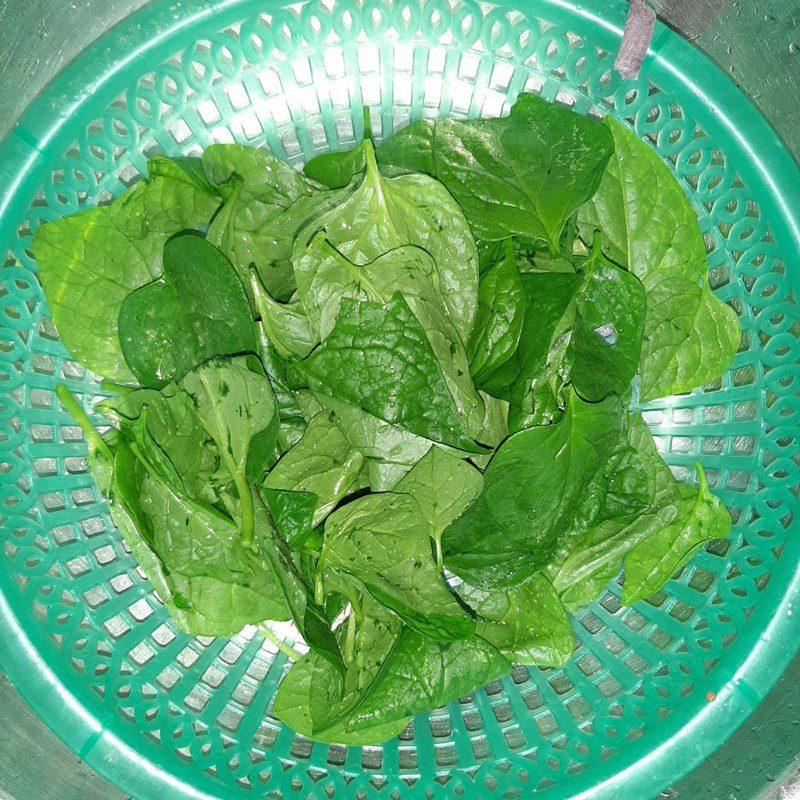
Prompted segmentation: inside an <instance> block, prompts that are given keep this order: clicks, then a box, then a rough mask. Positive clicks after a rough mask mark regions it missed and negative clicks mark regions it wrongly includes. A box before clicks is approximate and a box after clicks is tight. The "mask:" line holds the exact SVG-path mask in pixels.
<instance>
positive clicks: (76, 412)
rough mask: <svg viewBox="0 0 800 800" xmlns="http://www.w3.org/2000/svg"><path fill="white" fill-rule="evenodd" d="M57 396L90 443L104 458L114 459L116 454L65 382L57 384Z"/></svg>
mask: <svg viewBox="0 0 800 800" xmlns="http://www.w3.org/2000/svg"><path fill="white" fill-rule="evenodd" d="M56 397H58V399H59V400H60V401H61V405H62V406H64V409H65V410H66V411H67V412H68V413H69V414H70V415H71V416H72V418H73V419H74V420H75V422H76V423H77V424H78V427H79V428H80V429H81V430H82V431H83V435H84V436H85V437H86V439H87V440H88V442H89V445H90V446H91V447H94V448H95V449H96V450H97V451H98V452H100V453H101V454H102V455H103V457H104V458H106V459H108V460H109V461H113V460H114V455H113V454H112V452H111V450H110V449H109V447H108V445H107V444H106V443H105V441H104V440H103V437H102V436H101V435H100V433H99V432H98V430H97V428H95V426H94V425H93V424H92V421H91V420H90V419H89V415H88V414H87V413H86V412H85V411H84V410H83V407H82V406H81V404H80V403H79V402H78V401H77V400H76V399H75V397H74V396H73V394H72V392H70V390H69V389H68V388H67V387H66V385H65V384H63V383H59V384H58V386H56Z"/></svg>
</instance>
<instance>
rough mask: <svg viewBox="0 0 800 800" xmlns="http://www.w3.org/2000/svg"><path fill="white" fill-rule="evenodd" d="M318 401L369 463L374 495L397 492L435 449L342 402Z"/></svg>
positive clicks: (318, 396)
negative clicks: (376, 493)
mask: <svg viewBox="0 0 800 800" xmlns="http://www.w3.org/2000/svg"><path fill="white" fill-rule="evenodd" d="M314 397H315V398H316V400H317V401H318V403H317V404H318V405H320V406H321V407H322V408H324V409H325V410H326V412H327V414H328V419H329V420H330V422H332V423H333V424H334V425H336V426H337V427H338V428H339V429H340V430H341V432H342V433H343V434H344V436H345V438H346V439H347V441H348V442H349V443H350V446H351V447H352V448H353V449H354V450H357V451H358V452H359V453H362V454H363V455H364V457H365V458H366V459H367V463H366V465H365V466H366V469H367V475H368V480H369V486H370V488H371V489H372V491H373V492H386V491H389V490H390V489H393V488H394V486H395V485H396V484H397V482H398V481H399V480H400V478H402V477H403V475H405V474H406V473H407V472H408V471H409V470H410V469H411V468H412V467H413V466H414V464H416V463H417V462H418V461H419V460H420V459H421V458H422V457H423V456H424V455H425V453H427V452H428V450H430V448H431V447H432V446H433V442H432V441H431V440H430V439H425V438H424V437H422V436H416V435H415V434H413V433H409V431H407V430H405V429H404V428H400V427H398V426H397V425H390V424H389V423H388V422H385V421H384V420H382V419H378V417H373V416H372V415H371V414H367V413H366V411H362V410H361V409H360V408H356V407H355V406H351V405H349V404H348V403H344V402H342V401H341V400H336V399H335V398H333V397H328V396H327V395H323V394H315V395H314ZM454 452H460V451H454Z"/></svg>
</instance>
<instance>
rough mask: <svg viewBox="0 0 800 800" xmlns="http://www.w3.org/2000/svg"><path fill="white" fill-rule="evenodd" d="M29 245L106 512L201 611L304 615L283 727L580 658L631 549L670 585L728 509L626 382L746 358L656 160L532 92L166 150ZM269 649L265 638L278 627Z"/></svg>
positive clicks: (230, 630) (641, 384)
mask: <svg viewBox="0 0 800 800" xmlns="http://www.w3.org/2000/svg"><path fill="white" fill-rule="evenodd" d="M33 249H34V253H35V255H36V258H37V260H38V263H39V268H40V273H41V279H42V283H43V285H44V288H45V291H46V294H47V298H48V301H49V304H50V309H51V312H52V315H53V318H54V321H55V324H56V326H57V328H58V330H59V332H60V334H61V337H62V339H63V341H64V343H65V344H66V346H67V347H68V349H69V350H70V351H71V353H72V354H73V356H74V357H75V358H76V359H77V360H78V361H80V362H81V363H82V364H84V365H85V366H87V367H88V368H90V369H91V370H93V371H94V372H95V373H97V374H98V375H100V376H102V377H103V378H105V379H106V380H107V381H110V382H113V383H114V384H115V385H117V386H118V388H119V391H118V393H117V394H116V395H115V396H114V397H112V398H111V399H108V400H106V401H104V402H103V403H101V404H100V405H99V406H98V407H97V409H96V410H97V411H99V412H101V413H102V414H104V415H105V416H106V417H107V419H108V421H109V423H110V426H108V427H107V429H106V430H105V432H104V433H102V435H101V434H100V433H99V432H98V431H97V430H96V429H95V428H94V427H92V425H91V423H90V421H89V419H88V417H87V416H86V414H85V413H84V412H83V410H82V409H81V408H80V407H79V406H78V404H77V403H76V401H75V400H74V399H73V398H72V397H71V395H70V394H69V392H67V391H66V389H65V388H63V387H62V388H61V389H59V396H60V398H61V400H62V402H63V404H64V405H65V407H66V408H67V409H68V410H70V411H71V412H72V413H73V415H74V416H75V418H76V419H77V420H78V422H79V423H80V424H81V426H82V427H83V429H84V430H85V432H86V435H87V438H88V441H89V457H88V464H89V468H90V470H91V472H92V474H93V476H94V478H95V480H96V482H97V484H98V486H99V487H100V489H101V490H102V491H103V493H104V494H105V496H106V497H107V498H108V500H109V504H110V509H111V514H112V516H113V518H114V520H115V522H116V524H117V526H118V527H119V529H120V530H121V531H122V534H123V535H124V537H125V539H126V541H127V543H128V545H129V546H130V549H131V551H132V552H133V554H134V555H135V556H136V558H137V559H138V560H139V562H140V564H141V565H142V567H143V568H144V570H145V571H146V573H147V575H148V576H149V578H150V580H151V581H152V583H153V585H154V586H155V588H156V590H157V592H158V594H159V596H160V597H161V599H162V600H163V601H164V603H165V604H166V606H167V608H168V609H169V611H170V613H171V614H172V616H173V618H174V620H175V624H176V625H177V626H178V627H179V628H180V629H181V630H184V631H187V632H189V633H193V634H203V635H209V636H211V635H230V634H234V633H236V632H237V631H239V630H241V629H242V628H243V627H244V626H245V625H248V624H264V623H265V622H267V621H270V620H273V621H280V620H293V621H294V623H295V625H296V626H297V629H298V631H299V633H300V634H301V635H302V637H303V639H304V640H305V642H306V643H307V645H308V647H309V648H310V649H309V652H308V653H307V654H306V655H305V656H303V657H302V658H299V657H298V660H297V661H296V663H295V664H294V665H293V666H292V668H291V669H290V670H289V672H288V674H287V676H286V678H285V680H284V681H283V683H282V685H281V687H280V690H279V692H278V694H277V697H276V700H275V704H274V714H275V715H276V716H277V717H279V718H280V719H282V720H283V721H285V722H286V723H288V724H289V725H291V726H292V727H293V728H295V729H296V730H297V731H300V732H301V733H303V734H305V735H307V736H310V737H313V738H315V739H319V740H322V741H329V742H342V743H350V744H365V743H376V742H381V741H383V740H385V739H387V738H389V737H391V736H394V735H396V734H397V733H399V732H400V731H402V729H403V728H404V727H405V725H406V723H407V721H408V719H409V718H410V717H411V716H412V715H414V714H415V713H417V712H420V711H424V710H427V709H431V708H434V707H437V706H441V705H443V704H444V703H446V702H448V701H450V700H452V699H453V698H455V697H458V696H460V695H463V694H466V693H469V692H471V691H474V690H475V689H476V688H478V687H479V686H481V685H483V684H485V683H486V682H488V681H490V680H492V679H495V678H497V677H499V676H502V675H504V674H507V673H509V672H510V671H511V668H512V665H514V664H529V665H543V666H546V665H560V664H562V663H563V662H564V661H565V660H566V659H567V658H568V657H569V656H570V654H571V652H572V648H573V635H572V629H571V627H570V621H569V618H568V612H572V611H574V610H575V609H577V608H578V607H579V606H580V605H581V604H584V603H586V602H588V601H590V600H592V599H594V598H596V597H597V596H598V595H599V594H600V593H601V591H602V590H603V587H604V586H605V585H606V584H607V582H608V581H609V580H610V579H613V578H614V577H615V576H616V575H617V574H618V573H619V572H620V570H621V569H623V568H624V573H625V578H624V583H623V586H622V600H623V602H624V603H631V602H634V601H635V600H639V599H641V598H644V597H647V596H649V595H651V594H652V593H654V592H655V591H657V590H658V589H659V587H661V586H662V585H663V584H664V582H665V581H667V580H668V579H669V578H670V576H671V575H673V574H674V572H675V571H676V570H677V569H678V568H679V567H680V566H681V565H682V564H683V563H684V562H685V561H686V559H688V558H689V557H690V556H691V555H692V554H693V553H694V552H695V551H696V550H697V548H699V547H700V546H701V545H703V544H704V543H705V542H707V541H709V540H710V539H713V538H716V537H721V536H725V535H727V533H728V531H729V528H730V518H729V516H728V513H727V511H726V510H725V508H724V507H723V506H722V505H721V503H720V502H719V501H718V500H717V499H716V498H715V497H714V496H713V495H712V494H711V493H710V492H709V488H708V484H707V482H706V478H705V475H704V474H703V472H702V470H701V469H700V468H699V467H698V485H697V486H688V485H682V484H679V483H677V482H676V481H675V480H674V479H673V476H672V474H671V472H670V470H669V469H668V467H667V466H666V465H665V464H664V462H663V461H662V460H661V458H660V456H659V454H658V452H657V450H656V447H655V444H654V442H653V439H652V437H651V436H650V434H649V432H648V430H647V427H646V426H645V424H644V422H643V420H642V417H641V415H639V414H637V413H631V412H630V411H629V408H630V407H631V400H632V395H633V393H637V394H638V399H639V400H645V401H646V400H650V399H653V398H657V397H660V396H664V395H670V394H673V393H677V392H685V391H688V390H691V389H692V388H694V387H696V386H699V385H702V384H703V383H706V382H708V381H710V380H712V379H714V378H716V377H717V376H719V375H720V374H721V373H722V372H723V371H724V370H725V369H727V367H728V366H729V365H730V363H731V360H732V359H733V356H734V354H735V352H736V350H737V347H738V344H739V337H740V331H739V325H738V321H737V318H736V315H735V314H734V312H733V311H732V309H730V308H729V307H727V306H726V305H725V304H723V303H722V302H721V301H720V300H718V299H717V298H715V297H714V295H713V294H712V292H711V290H710V288H709V285H708V280H707V276H706V269H707V267H706V255H705V249H704V246H703V238H702V236H701V233H700V230H699V227H698V223H697V220H696V217H695V214H694V212H693V211H692V207H691V205H690V204H689V202H688V201H687V199H686V197H685V195H684V193H683V191H682V190H681V187H680V186H679V185H678V184H677V182H676V181H675V179H674V178H673V177H672V175H671V174H670V172H669V170H668V168H667V166H666V165H664V164H663V163H662V162H661V161H660V160H659V159H658V157H657V156H656V155H655V154H654V153H653V152H652V151H651V149H650V148H649V147H648V146H647V145H646V144H645V143H643V142H641V141H639V140H638V139H637V138H636V137H635V136H633V135H632V134H631V133H629V132H628V131H627V130H626V129H625V128H623V127H622V126H621V125H619V124H618V123H615V122H613V121H611V120H606V121H605V122H604V123H602V124H601V123H598V122H595V121H593V120H590V119H587V118H584V117H581V116H578V115H575V114H573V113H572V112H570V111H568V110H565V109H563V108H560V107H557V106H555V105H550V104H548V103H546V102H544V101H542V100H540V99H538V98H536V97H534V96H532V95H522V96H521V97H520V98H519V100H518V101H517V102H516V104H515V105H514V107H513V108H512V110H511V114H510V116H508V117H506V118H503V119H483V120H475V121H469V122H461V121H454V120H439V121H436V122H430V121H420V122H415V123H413V124H411V125H409V126H408V127H407V128H405V129H403V130H401V131H400V132H398V133H397V134H395V135H394V136H392V137H391V138H389V139H388V140H387V141H385V142H384V143H383V144H382V145H381V146H380V147H377V148H376V147H375V145H374V144H373V142H372V141H371V139H370V137H369V135H368V136H367V138H365V140H364V141H363V142H362V143H361V144H359V145H358V146H357V147H355V148H354V149H352V150H350V151H348V152H344V153H334V154H328V155H324V156H320V157H318V158H315V159H313V160H312V161H311V162H309V163H308V164H307V165H306V167H305V174H304V175H303V174H299V173H297V172H296V171H294V170H293V169H291V168H290V167H288V166H287V165H286V164H284V163H282V162H281V161H279V160H277V159H276V158H274V157H273V156H271V155H270V154H269V153H266V152H264V151H260V150H256V149H253V148H248V147H241V146H237V145H214V146H212V147H209V148H208V149H207V150H206V151H205V152H204V153H203V155H202V157H200V158H179V159H171V160H170V159H166V158H156V159H153V160H152V161H151V162H150V177H149V179H148V180H146V181H143V182H142V183H140V184H139V185H138V186H136V188H134V189H133V190H132V191H131V192H129V193H128V194H127V195H125V196H123V197H121V198H119V199H117V200H115V201H114V202H112V203H111V204H110V205H107V206H104V207H102V208H96V209H92V210H90V211H85V212H83V213H81V214H77V215H75V216H73V217H69V218H66V219H60V220H57V221H54V222H50V223H47V224H45V225H43V226H42V227H40V228H39V230H38V231H37V232H36V236H35V241H34V246H33ZM264 630H265V633H266V635H270V632H269V629H268V627H265V628H264Z"/></svg>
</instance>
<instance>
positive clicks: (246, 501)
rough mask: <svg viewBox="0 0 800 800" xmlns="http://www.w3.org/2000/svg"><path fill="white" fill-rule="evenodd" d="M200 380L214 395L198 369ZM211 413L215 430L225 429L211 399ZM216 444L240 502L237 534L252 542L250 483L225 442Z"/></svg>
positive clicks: (252, 520)
mask: <svg viewBox="0 0 800 800" xmlns="http://www.w3.org/2000/svg"><path fill="white" fill-rule="evenodd" d="M198 374H199V376H200V382H201V383H202V384H203V386H204V387H205V390H206V392H207V394H208V396H209V397H210V398H213V397H214V391H213V388H212V386H211V384H210V383H209V380H208V376H207V375H206V374H205V372H204V371H203V370H200V371H199V373H198ZM211 406H212V413H213V414H214V419H215V422H216V427H217V430H218V431H220V432H222V431H224V430H225V423H224V421H223V420H222V418H221V417H220V414H219V409H218V408H217V405H216V404H215V403H214V402H213V401H212V403H211ZM227 438H228V444H229V442H230V433H228V437H227ZM217 446H218V448H219V453H220V455H221V456H222V459H223V461H225V463H226V464H227V467H228V469H229V470H230V472H231V475H232V477H233V485H234V486H235V487H236V492H237V494H238V495H239V503H240V504H241V513H242V521H241V523H240V526H239V535H240V536H241V537H242V541H243V542H244V543H245V544H252V543H253V539H254V536H255V527H256V526H255V509H254V507H253V495H252V492H251V491H250V484H249V483H248V481H247V476H246V474H245V468H244V466H243V465H242V466H241V467H240V466H239V464H237V463H236V461H234V459H233V457H232V455H231V452H230V450H229V449H228V446H227V445H226V443H225V442H222V441H218V442H217Z"/></svg>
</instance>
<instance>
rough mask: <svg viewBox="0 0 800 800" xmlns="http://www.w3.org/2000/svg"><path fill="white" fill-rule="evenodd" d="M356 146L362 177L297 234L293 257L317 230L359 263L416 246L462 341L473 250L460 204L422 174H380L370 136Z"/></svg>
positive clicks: (470, 315) (474, 290)
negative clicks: (431, 268) (430, 265)
mask: <svg viewBox="0 0 800 800" xmlns="http://www.w3.org/2000/svg"><path fill="white" fill-rule="evenodd" d="M360 147H362V148H363V150H364V158H365V163H366V172H365V173H364V178H363V180H362V181H361V183H360V185H358V188H356V189H355V191H350V196H349V198H348V199H347V200H346V201H345V202H343V203H342V204H341V205H340V206H339V207H338V208H336V209H335V210H334V211H333V212H331V213H329V214H327V215H325V216H323V217H320V218H319V219H318V220H317V222H316V223H314V224H313V225H310V226H308V227H307V228H306V229H305V231H304V233H303V235H302V236H300V237H298V239H297V241H296V243H295V249H294V254H293V261H294V262H297V261H299V259H300V258H301V257H302V254H303V252H304V251H305V248H306V246H307V245H308V243H309V242H310V241H311V239H312V238H313V237H314V235H315V234H316V233H318V232H319V231H321V230H324V231H325V235H326V237H327V240H328V241H329V242H330V244H331V245H332V246H333V247H334V248H335V249H336V250H338V251H339V252H340V253H341V254H342V255H343V256H344V257H345V258H347V259H348V260H349V261H351V262H352V263H353V264H356V265H358V266H362V265H364V264H368V263H370V262H372V261H374V260H375V259H376V258H378V257H380V256H382V255H383V254H384V253H386V252H388V251H389V250H394V249H396V248H398V247H402V246H404V245H414V246H416V247H420V248H422V249H423V250H425V251H426V252H427V253H429V254H430V256H431V258H432V259H433V261H434V263H435V264H436V269H437V271H438V277H439V285H440V287H441V292H442V294H443V296H444V301H445V304H446V305H447V311H448V314H449V316H450V320H451V321H452V323H453V325H454V326H455V328H456V330H457V331H458V333H459V336H460V337H461V339H462V341H466V340H467V339H468V338H469V334H470V331H471V330H472V323H473V319H474V315H475V309H476V306H477V295H478V255H477V251H476V249H475V243H474V241H473V239H472V236H471V235H470V232H469V227H468V226H467V223H466V221H465V220H464V216H463V214H462V213H461V210H460V209H459V207H458V205H457V204H456V203H455V201H454V200H453V198H452V197H451V196H450V194H448V192H447V190H446V189H445V188H444V187H443V186H442V185H441V184H440V183H438V182H437V181H434V180H431V178H429V177H427V176H425V175H400V176H398V177H393V178H384V177H382V176H381V174H380V172H379V171H378V167H377V164H376V163H375V155H374V151H373V146H372V142H370V141H365V142H363V143H362V144H361V145H360ZM341 191H348V190H341Z"/></svg>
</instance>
